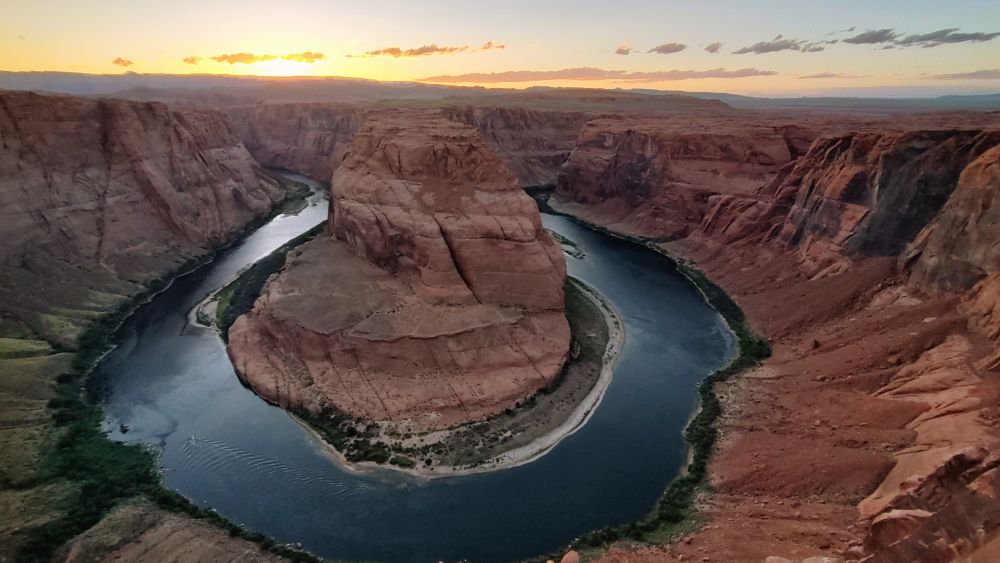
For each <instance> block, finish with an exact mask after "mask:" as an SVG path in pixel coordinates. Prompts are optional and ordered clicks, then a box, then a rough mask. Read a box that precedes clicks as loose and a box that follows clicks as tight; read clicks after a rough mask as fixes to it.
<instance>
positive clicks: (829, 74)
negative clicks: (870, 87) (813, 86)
mask: <svg viewBox="0 0 1000 563" xmlns="http://www.w3.org/2000/svg"><path fill="white" fill-rule="evenodd" d="M799 78H800V79H809V78H863V77H862V76H857V75H854V74H842V73H839V72H820V73H816V74H807V75H805V76H800V77H799Z"/></svg>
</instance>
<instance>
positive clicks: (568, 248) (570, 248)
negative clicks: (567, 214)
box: [547, 229, 587, 260]
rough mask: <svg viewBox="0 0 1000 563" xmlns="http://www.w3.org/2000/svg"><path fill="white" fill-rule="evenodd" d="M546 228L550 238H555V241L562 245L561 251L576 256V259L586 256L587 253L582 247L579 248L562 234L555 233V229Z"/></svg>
mask: <svg viewBox="0 0 1000 563" xmlns="http://www.w3.org/2000/svg"><path fill="white" fill-rule="evenodd" d="M547 230H548V231H549V234H551V235H552V238H554V239H556V242H558V243H559V244H560V245H561V246H562V247H563V251H564V252H566V254H569V255H570V256H572V257H573V258H576V259H577V260H583V259H584V258H586V257H587V254H586V253H585V252H584V251H583V249H582V248H580V246H579V245H578V244H576V243H575V242H573V241H572V240H570V239H568V238H566V237H564V236H563V235H561V234H559V233H557V232H556V231H553V230H551V229H547Z"/></svg>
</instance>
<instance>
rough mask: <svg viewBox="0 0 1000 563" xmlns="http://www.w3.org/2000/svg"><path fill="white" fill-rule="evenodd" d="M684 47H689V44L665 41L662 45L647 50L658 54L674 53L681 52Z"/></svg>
mask: <svg viewBox="0 0 1000 563" xmlns="http://www.w3.org/2000/svg"><path fill="white" fill-rule="evenodd" d="M684 49H687V45H685V44H683V43H664V44H662V45H657V46H656V47H653V48H652V49H650V50H649V51H646V52H647V53H656V54H657V55H670V54H673V53H680V52H681V51H683V50H684Z"/></svg>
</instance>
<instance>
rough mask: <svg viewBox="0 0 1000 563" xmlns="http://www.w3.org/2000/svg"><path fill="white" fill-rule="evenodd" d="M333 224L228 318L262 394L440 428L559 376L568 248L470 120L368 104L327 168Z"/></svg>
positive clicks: (241, 360) (490, 410) (565, 343)
mask: <svg viewBox="0 0 1000 563" xmlns="http://www.w3.org/2000/svg"><path fill="white" fill-rule="evenodd" d="M329 231H330V234H331V235H332V236H331V237H324V238H322V239H320V240H316V241H313V242H311V243H309V244H306V245H304V246H303V247H301V248H300V249H299V250H297V251H296V252H295V253H294V255H293V256H291V258H290V259H289V263H288V265H287V266H286V267H285V269H284V271H283V272H282V273H281V274H280V275H278V276H277V277H276V278H275V279H273V280H272V281H271V283H270V284H269V285H268V286H267V288H266V291H265V293H264V294H263V295H262V296H261V298H260V299H259V300H258V302H257V303H256V305H255V306H254V309H253V310H252V312H251V313H249V314H248V315H246V316H244V317H242V318H240V319H239V320H238V321H237V322H236V324H235V325H234V326H233V327H232V329H231V331H230V338H229V343H230V355H231V356H232V358H233V361H234V364H235V365H236V368H237V371H238V372H239V374H240V376H241V377H242V378H243V379H244V380H245V381H247V382H248V383H249V384H250V386H251V387H253V389H254V390H255V391H256V392H257V393H259V394H260V395H261V396H263V397H265V398H267V399H268V400H271V401H273V402H276V403H278V404H281V405H283V406H295V407H305V408H308V409H310V410H313V411H318V410H320V409H322V408H323V407H326V406H333V407H336V408H337V409H339V410H341V411H345V412H347V413H349V414H351V415H354V416H358V417H363V418H366V419H370V420H379V421H393V422H397V423H409V424H411V425H412V427H415V428H421V429H426V428H443V427H447V426H450V425H453V424H456V423H461V422H467V421H471V420H478V419H482V418H484V417H486V416H489V415H491V414H494V413H497V412H500V411H502V410H504V409H506V408H508V407H510V406H513V405H514V404H515V403H517V402H518V401H521V400H523V399H525V398H527V397H529V396H530V395H532V394H533V393H535V392H536V391H538V390H539V389H541V388H543V387H545V386H547V385H548V384H550V383H551V382H552V381H553V380H554V379H555V377H556V376H557V375H558V373H559V371H560V370H561V368H562V364H563V362H564V361H565V359H566V355H567V350H568V347H569V328H568V324H567V322H566V318H565V314H564V304H563V282H564V279H565V262H564V259H563V256H562V252H561V250H560V248H559V247H558V245H556V244H555V242H554V241H553V240H552V238H551V237H550V236H549V235H548V234H547V232H546V231H545V230H544V228H543V227H542V225H541V220H540V217H539V214H538V210H537V208H536V207H535V205H534V202H533V201H532V200H531V199H530V198H528V197H527V196H526V195H525V194H524V193H523V192H522V191H521V190H520V188H519V187H518V185H517V182H516V180H515V178H514V176H513V175H512V174H511V172H510V171H509V170H508V169H507V168H506V166H505V165H504V162H503V160H502V159H501V158H500V156H499V155H497V154H496V152H494V151H493V150H492V149H490V148H489V146H488V145H487V144H486V143H485V142H484V141H483V140H482V138H481V137H480V136H479V135H478V134H477V132H476V131H475V130H474V129H472V128H470V127H468V126H466V125H463V124H460V123H457V122H455V121H450V120H448V119H446V118H444V117H443V116H442V115H441V114H440V113H439V112H390V113H387V114H376V115H374V116H371V117H369V119H368V121H367V122H366V124H365V126H364V128H363V129H362V131H361V132H360V133H359V134H358V136H357V138H356V139H355V141H354V144H353V146H352V149H351V152H350V153H349V155H348V156H347V158H346V159H345V161H344V163H343V164H342V165H341V166H340V167H339V168H338V169H337V172H336V173H335V174H334V177H333V181H332V185H331V210H330V220H329Z"/></svg>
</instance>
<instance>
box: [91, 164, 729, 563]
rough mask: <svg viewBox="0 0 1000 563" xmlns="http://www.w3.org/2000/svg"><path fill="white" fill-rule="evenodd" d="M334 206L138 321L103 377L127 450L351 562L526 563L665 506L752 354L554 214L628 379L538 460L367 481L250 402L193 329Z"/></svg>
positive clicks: (253, 242) (181, 482) (680, 287)
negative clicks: (724, 376) (143, 446)
mask: <svg viewBox="0 0 1000 563" xmlns="http://www.w3.org/2000/svg"><path fill="white" fill-rule="evenodd" d="M296 178H298V179H300V180H303V178H301V177H296ZM313 185H314V186H316V187H318V184H315V183H313ZM326 209H327V201H326V199H325V196H323V195H322V194H320V193H319V192H318V191H317V193H316V194H315V195H314V196H312V197H311V198H310V201H309V205H308V206H307V207H306V208H305V209H304V210H302V211H301V212H299V213H298V214H296V215H286V216H280V217H278V218H275V219H274V220H272V221H271V222H269V223H268V224H266V225H265V226H263V227H261V228H260V229H258V230H257V231H255V232H254V233H253V234H251V235H249V236H248V237H247V238H246V239H245V240H243V241H242V242H241V243H239V244H237V245H235V246H234V247H232V248H231V249H230V250H228V251H226V252H225V253H222V254H220V256H219V257H218V258H217V259H216V260H215V261H214V262H213V263H212V264H210V265H208V266H206V267H204V268H202V269H200V270H198V271H196V272H195V273H193V274H190V275H187V276H184V277H182V278H180V279H178V280H177V281H176V282H175V283H174V284H173V285H172V286H171V287H170V288H169V289H168V290H167V291H165V292H164V293H162V294H160V295H159V296H157V297H156V298H154V299H153V300H152V301H151V302H150V303H148V304H147V305H145V306H143V307H142V308H140V309H139V310H138V311H137V312H136V314H135V315H134V316H133V317H132V318H131V319H130V320H129V321H128V322H127V323H126V324H125V326H124V327H123V331H122V334H121V338H120V340H119V343H118V344H119V345H118V347H117V348H116V349H115V350H114V351H113V352H112V353H111V354H109V355H108V357H107V358H106V360H105V361H104V362H103V363H102V364H101V366H100V368H99V377H101V378H102V379H101V382H102V383H103V384H104V386H105V387H106V390H107V395H106V399H105V400H106V404H105V413H106V424H107V428H108V429H109V434H110V436H111V437H112V438H113V439H116V440H121V441H126V442H141V443H147V444H150V445H151V446H153V447H154V448H156V449H157V450H158V451H159V452H160V458H159V461H160V464H161V467H162V471H163V476H164V482H165V485H166V486H167V487H168V488H170V489H173V490H176V491H178V492H179V493H181V494H183V495H184V496H186V497H188V498H189V499H191V501H193V502H194V503H196V504H199V505H201V506H205V507H210V508H212V509H214V510H216V511H218V512H219V513H220V514H221V515H223V516H225V517H227V518H229V519H231V520H233V521H235V522H238V523H241V524H244V525H246V526H247V527H248V528H250V529H252V530H254V531H258V532H262V533H264V534H267V535H270V536H272V537H274V538H275V539H277V540H278V541H280V542H286V543H293V544H301V546H302V547H303V548H305V549H307V550H309V551H311V552H313V553H315V554H317V555H319V556H322V557H329V558H335V559H349V560H351V559H364V560H392V561H438V560H446V561H453V560H458V559H470V560H473V561H499V560H510V559H518V558H524V557H529V556H532V555H539V554H542V553H545V552H548V551H551V550H554V549H558V548H560V547H562V546H565V545H566V544H568V543H569V542H570V541H571V540H573V538H575V537H576V536H578V535H580V534H582V533H584V532H587V531H589V530H592V529H595V528H600V527H603V526H606V525H609V524H618V523H622V522H627V521H630V520H634V519H637V518H640V517H641V516H643V515H644V514H645V513H646V512H647V511H649V510H650V509H651V508H652V506H653V504H654V503H655V502H656V500H657V498H658V497H659V495H660V493H661V492H662V491H663V489H664V488H665V487H666V485H667V483H668V482H669V481H670V480H671V479H672V478H673V477H674V476H676V475H677V473H678V471H679V470H680V469H681V467H682V465H683V463H684V461H685V443H684V440H683V437H682V435H681V433H682V430H683V428H684V425H685V424H686V421H687V420H688V418H689V416H690V415H691V413H692V411H693V410H694V409H695V408H696V406H697V385H698V382H699V381H701V379H703V378H704V377H705V376H706V375H708V374H709V373H711V372H712V371H714V370H716V369H718V368H719V367H721V366H722V365H723V364H724V363H725V362H726V360H727V359H728V358H729V357H730V356H731V355H732V353H733V350H734V346H735V344H734V342H733V339H732V338H731V336H730V335H729V333H728V331H727V329H726V327H725V324H724V322H723V320H722V319H721V318H720V317H719V316H718V315H717V314H716V313H715V311H713V310H712V309H711V308H710V307H709V306H708V305H706V304H705V303H704V301H703V300H702V299H701V297H700V295H699V294H698V292H697V290H696V289H695V288H694V287H693V286H692V285H691V284H689V283H688V282H687V281H686V280H685V279H684V278H683V277H682V276H681V275H680V274H678V273H676V272H675V271H674V270H673V268H672V267H671V265H670V263H669V262H668V261H667V260H666V259H665V258H663V257H662V256H660V255H658V254H656V253H655V252H653V251H651V250H648V249H646V248H643V247H641V246H638V245H635V244H632V243H629V242H626V241H622V240H619V239H616V238H613V237H611V236H608V235H605V234H601V233H597V232H594V231H591V230H588V229H586V228H584V227H581V226H579V225H577V224H575V223H573V222H571V221H569V220H567V219H565V218H562V217H557V216H549V215H545V216H543V219H544V222H545V225H546V226H547V227H548V228H550V229H552V230H554V231H557V232H559V233H560V234H562V235H563V236H565V237H566V238H569V239H571V240H572V241H574V242H575V243H576V245H577V246H578V247H579V248H580V250H582V252H583V254H584V257H583V258H582V259H578V258H573V257H570V256H567V257H566V261H567V265H568V270H569V273H570V275H572V276H574V277H576V278H578V279H580V280H582V281H584V282H585V283H587V284H588V285H590V286H591V287H593V288H595V289H596V290H598V291H599V292H600V293H601V294H602V295H603V296H604V297H605V298H606V299H607V300H608V301H609V302H610V303H611V304H613V305H614V307H615V308H616V309H617V310H618V312H619V314H620V315H621V317H622V319H623V321H624V324H625V344H624V347H623V348H622V351H621V355H620V356H619V358H618V362H617V365H616V367H615V372H614V377H613V379H612V381H611V384H610V386H609V387H608V390H607V392H606V394H605V396H604V400H603V401H602V402H601V404H600V406H599V407H598V408H597V410H596V411H595V412H594V414H593V415H592V417H591V418H590V420H589V422H587V424H586V425H585V426H584V427H583V428H581V429H580V430H579V431H577V432H576V433H574V434H572V435H570V436H568V437H567V438H565V439H564V440H563V441H561V442H560V443H559V444H558V445H557V446H555V447H554V448H553V449H552V450H550V451H549V452H548V453H547V454H546V455H544V456H542V457H541V458H539V459H537V460H536V461H533V462H531V463H528V464H525V465H521V466H518V467H513V468H509V469H504V470H501V471H496V472H493V473H485V474H478V475H469V476H462V477H451V478H444V479H435V480H423V479H418V478H414V477H409V476H405V475H402V474H399V473H397V472H394V471H391V470H384V471H373V472H369V473H355V472H352V471H350V470H348V469H345V468H342V467H340V466H338V465H337V464H335V463H334V462H333V460H332V459H331V456H330V455H329V453H328V452H327V451H326V450H325V449H324V448H323V447H322V444H321V443H319V442H318V441H317V439H316V438H315V437H314V436H313V434H312V433H310V432H308V431H307V430H306V429H304V428H302V427H301V426H300V425H299V424H298V423H297V422H296V421H295V420H294V419H292V418H291V417H290V416H289V415H288V414H286V413H285V412H284V411H282V410H281V409H279V408H277V407H274V406H271V405H268V404H267V403H265V402H264V401H263V400H261V399H260V398H258V397H257V396H256V395H254V394H253V393H252V392H250V391H249V390H248V389H246V388H244V387H243V386H242V385H241V384H240V382H239V380H238V379H237V378H236V375H235V374H234V372H233V368H232V365H231V364H230V362H229V359H228V357H227V356H226V350H225V346H224V344H223V342H222V340H221V339H220V338H219V337H218V336H217V335H216V334H215V333H214V332H213V331H212V330H210V329H206V328H202V327H199V326H196V325H193V324H191V323H190V322H189V315H190V312H191V310H192V308H193V307H194V306H195V305H196V304H197V303H199V302H200V301H201V300H202V299H204V298H205V297H206V296H207V295H208V294H209V293H211V292H213V291H215V290H216V289H218V288H220V287H222V286H223V285H225V284H226V283H227V282H228V281H229V280H231V279H232V278H233V277H234V276H235V275H236V274H237V273H238V272H239V271H240V270H242V269H243V268H245V267H247V266H248V265H250V264H252V263H253V262H254V261H256V260H258V259H260V258H261V257H263V256H266V255H267V254H269V253H270V252H271V251H273V250H274V249H276V248H277V247H279V246H281V245H282V244H283V243H285V242H287V241H288V240H289V239H292V238H294V237H295V236H297V235H298V234H300V233H302V232H305V231H307V230H309V229H310V228H311V227H313V226H314V225H316V224H318V223H320V222H322V221H323V220H325V218H326ZM121 425H127V427H128V431H127V432H125V433H122V432H121V429H122V426H121Z"/></svg>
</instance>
